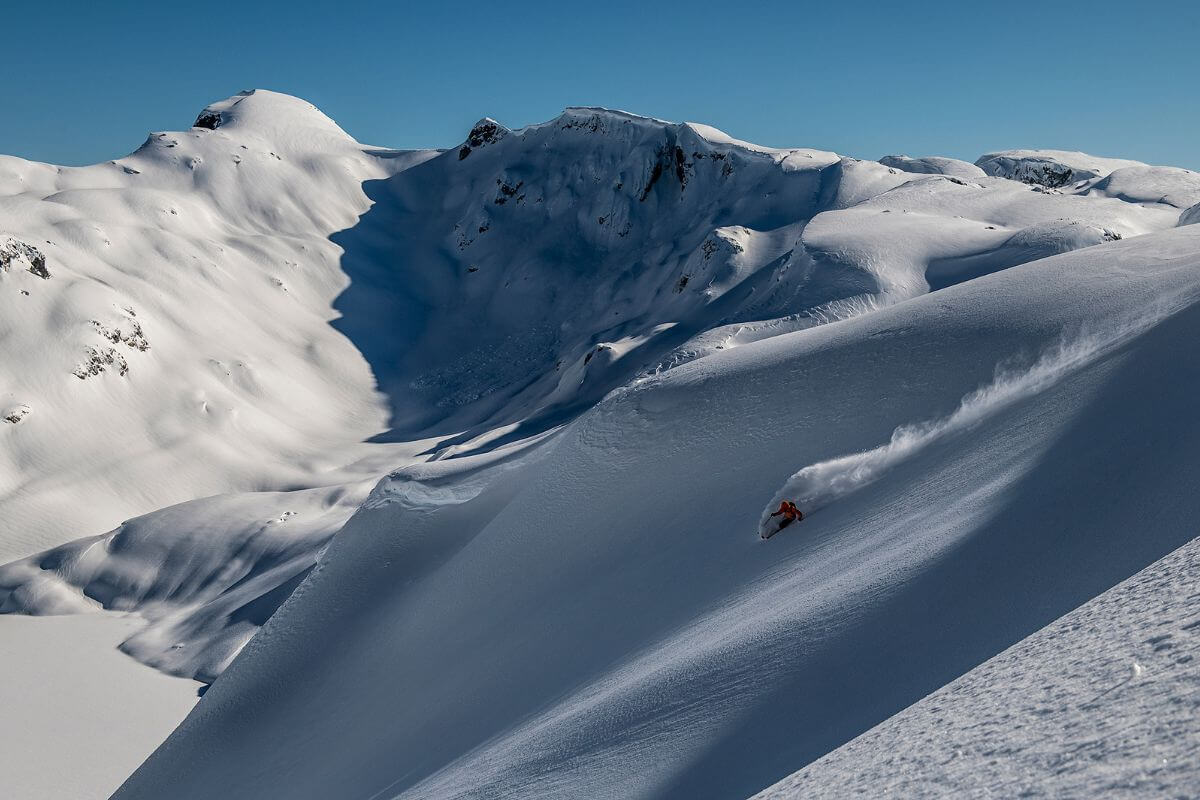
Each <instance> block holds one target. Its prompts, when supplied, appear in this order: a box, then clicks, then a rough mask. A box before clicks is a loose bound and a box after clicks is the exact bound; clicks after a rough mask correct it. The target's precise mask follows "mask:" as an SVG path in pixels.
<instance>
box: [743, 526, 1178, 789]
mask: <svg viewBox="0 0 1200 800" xmlns="http://www.w3.org/2000/svg"><path fill="white" fill-rule="evenodd" d="M1198 582H1200V539H1193V540H1192V541H1191V542H1189V543H1188V544H1186V545H1184V546H1183V547H1181V548H1180V549H1179V550H1177V551H1175V552H1174V553H1171V554H1170V555H1168V556H1165V557H1163V558H1162V559H1160V560H1158V561H1156V562H1155V563H1154V564H1153V565H1151V566H1149V567H1147V568H1146V569H1144V570H1142V571H1141V572H1139V573H1138V574H1137V575H1135V576H1133V577H1132V578H1129V579H1128V580H1126V581H1124V582H1123V583H1121V584H1120V585H1119V586H1116V587H1114V588H1113V589H1110V590H1109V591H1107V592H1105V593H1104V594H1102V595H1100V596H1099V597H1097V598H1095V599H1093V600H1090V601H1088V602H1087V603H1085V604H1084V605H1083V606H1081V607H1080V608H1078V609H1076V610H1075V611H1072V612H1071V613H1070V614H1068V615H1066V616H1065V617H1063V618H1062V619H1060V620H1058V621H1057V622H1055V623H1053V624H1052V625H1049V626H1047V627H1046V628H1044V629H1042V630H1041V631H1039V632H1037V633H1035V634H1034V635H1032V636H1030V637H1029V638H1027V639H1024V640H1022V641H1021V642H1020V643H1019V644H1017V645H1014V646H1013V647H1011V648H1009V649H1008V650H1006V651H1004V652H1003V653H1001V654H1000V655H998V656H996V657H995V658H993V659H991V660H990V661H988V662H987V663H985V664H982V665H980V666H978V667H976V668H975V669H973V670H971V671H970V672H968V673H967V674H966V675H964V676H963V677H961V678H959V679H958V680H956V681H954V682H953V683H950V684H949V685H947V686H945V687H943V688H942V689H939V690H938V691H937V692H934V693H933V694H932V695H930V696H929V697H926V698H925V699H923V700H921V702H919V703H917V704H915V705H913V706H910V707H909V708H907V709H905V710H904V711H902V712H900V713H899V714H897V715H896V716H894V717H892V718H891V719H889V720H887V721H886V722H884V723H883V724H881V725H878V726H876V727H875V728H872V729H871V730H870V731H868V732H867V733H865V734H863V735H862V736H860V737H858V738H857V739H855V740H854V741H852V742H849V743H847V744H845V745H843V746H842V747H840V748H839V749H837V750H835V751H834V752H832V753H830V754H829V755H827V756H825V757H824V758H822V759H821V760H819V761H817V762H815V763H813V764H810V765H809V766H808V767H806V768H805V769H803V770H801V771H799V772H797V773H796V774H795V775H792V776H790V777H788V778H787V779H785V780H783V781H780V782H779V783H778V784H776V785H775V786H773V787H771V788H770V789H768V790H765V791H763V792H762V793H761V794H758V795H756V796H755V797H756V798H761V800H776V799H780V800H781V799H782V798H795V797H849V796H852V795H853V796H858V795H877V796H878V795H893V796H897V797H916V796H920V797H933V796H940V797H963V796H980V795H983V794H985V793H986V794H993V795H997V796H1006V797H1018V796H1023V795H1031V794H1036V795H1046V796H1053V797H1169V796H1175V797H1179V796H1184V797H1191V796H1195V795H1196V794H1197V793H1200V775H1198V774H1197V772H1196V763H1197V758H1198V757H1200V739H1198V738H1197V737H1196V721H1195V720H1196V716H1197V712H1198V711H1200V708H1198V707H1197V706H1198V705H1200V666H1198V664H1200V662H1198V661H1197V659H1196V656H1197V655H1198V654H1200V642H1198V641H1197V630H1198V629H1200V617H1198V616H1197V610H1196V606H1195V599H1196V594H1195V591H1196V586H1197V583H1198Z"/></svg>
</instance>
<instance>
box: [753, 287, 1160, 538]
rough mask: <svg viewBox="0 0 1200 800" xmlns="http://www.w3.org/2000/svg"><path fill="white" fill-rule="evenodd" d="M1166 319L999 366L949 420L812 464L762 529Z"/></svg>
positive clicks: (824, 502)
mask: <svg viewBox="0 0 1200 800" xmlns="http://www.w3.org/2000/svg"><path fill="white" fill-rule="evenodd" d="M1164 315H1165V312H1163V311H1161V310H1157V311H1156V310H1153V309H1145V310H1143V311H1142V312H1141V313H1138V314H1137V315H1136V316H1135V317H1133V318H1132V320H1131V321H1129V322H1126V323H1123V324H1116V325H1113V326H1112V327H1111V328H1110V329H1109V330H1105V331H1093V332H1090V333H1089V332H1087V331H1086V330H1085V331H1084V332H1080V333H1076V334H1073V335H1066V334H1064V336H1063V338H1062V339H1061V340H1060V341H1059V342H1057V343H1055V344H1054V346H1052V347H1051V348H1050V349H1049V350H1047V351H1046V352H1044V353H1043V354H1042V355H1041V356H1039V357H1038V358H1037V359H1036V361H1034V362H1033V363H1032V364H1030V365H1028V366H1024V367H1022V366H1016V365H1014V363H1012V362H1011V361H1010V362H1009V363H1005V364H1001V365H1000V366H998V367H997V368H996V376H995V378H993V379H992V381H991V382H990V383H988V384H987V385H985V386H982V387H980V388H979V389H976V390H975V391H973V392H971V393H970V394H968V395H966V396H965V397H964V398H963V399H962V402H960V403H959V406H958V408H957V409H955V411H954V412H953V413H952V414H950V415H948V416H946V417H943V418H940V419H936V420H929V421H926V422H918V423H909V424H905V425H901V426H900V427H898V428H896V430H895V431H893V432H892V435H891V438H890V439H889V440H888V442H887V443H886V444H882V445H879V446H878V447H874V448H871V449H870V450H865V451H863V452H860V453H853V454H851V455H847V456H841V457H839V458H834V459H830V460H828V461H822V462H820V463H818V464H810V465H809V466H807V467H804V468H803V469H801V470H800V471H799V472H797V473H796V474H794V475H792V476H791V477H790V478H788V479H787V481H785V482H784V484H783V486H782V487H781V488H780V490H779V491H778V492H777V493H776V494H775V496H774V497H773V498H772V500H771V502H770V503H768V504H767V507H766V508H765V509H764V510H763V515H762V519H761V521H760V523H759V528H760V531H762V532H764V533H765V532H767V531H770V530H774V528H776V527H778V522H777V521H776V520H773V519H772V518H771V513H772V512H774V511H775V509H777V508H778V507H779V503H780V502H781V501H783V500H791V501H793V502H795V503H796V504H797V506H798V507H799V508H800V509H801V510H802V511H803V512H804V513H805V514H806V515H811V514H812V513H813V512H816V511H818V510H820V509H822V508H824V507H825V506H828V505H829V504H831V503H834V502H837V501H839V500H841V499H842V498H844V497H846V496H847V495H849V494H851V493H853V492H855V491H857V490H859V489H861V488H863V487H864V486H867V485H869V484H871V483H874V482H875V481H877V480H879V479H880V478H881V477H883V476H884V475H885V474H886V473H887V472H888V471H890V470H893V469H895V468H896V467H897V466H899V465H900V464H902V463H904V462H905V461H908V460H910V459H912V458H913V457H915V456H916V455H917V454H919V453H920V452H921V451H922V450H924V449H926V448H928V447H929V446H931V445H933V444H934V443H936V442H940V441H942V440H945V439H948V438H950V437H954V436H959V435H961V434H964V433H966V432H968V431H970V430H972V429H974V428H976V427H978V426H979V425H980V424H981V423H983V422H984V421H985V420H987V419H988V418H989V417H991V416H993V415H995V414H997V413H999V412H1001V411H1003V410H1004V409H1006V408H1008V407H1010V406H1011V405H1012V404H1013V403H1015V402H1017V401H1019V400H1027V399H1029V398H1031V397H1033V396H1035V395H1037V394H1038V393H1040V392H1043V391H1045V390H1046V389H1047V388H1049V387H1050V386H1052V385H1053V384H1054V383H1056V382H1057V381H1060V380H1061V379H1062V378H1063V377H1064V376H1066V375H1068V374H1069V373H1070V372H1072V371H1073V370H1076V369H1079V368H1080V367H1082V366H1084V365H1086V364H1088V363H1089V362H1091V361H1093V360H1095V359H1096V358H1098V357H1100V356H1101V355H1103V354H1104V353H1106V352H1108V351H1110V350H1111V349H1112V348H1114V347H1116V346H1118V345H1120V344H1122V343H1123V342H1125V341H1127V340H1128V339H1130V338H1131V337H1133V336H1136V335H1137V334H1138V333H1139V332H1140V331H1143V330H1146V329H1147V328H1149V327H1151V326H1153V325H1154V323H1155V322H1157V321H1158V320H1159V319H1161V318H1162V317H1163V316H1164Z"/></svg>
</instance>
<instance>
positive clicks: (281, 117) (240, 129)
mask: <svg viewBox="0 0 1200 800" xmlns="http://www.w3.org/2000/svg"><path fill="white" fill-rule="evenodd" d="M193 127H196V128H204V129H208V130H218V129H221V130H223V131H224V132H226V133H234V132H236V133H242V134H256V135H259V136H262V137H263V138H266V139H272V140H274V141H276V142H279V143H280V144H292V146H299V145H304V146H308V147H312V146H314V145H316V146H319V145H326V146H328V142H322V141H321V140H322V139H325V138H328V139H333V140H340V141H341V142H353V139H352V138H351V136H350V135H349V134H348V133H346V132H345V131H343V130H342V129H341V128H340V127H339V126H338V124H337V123H336V122H334V121H333V120H332V119H330V118H329V117H327V116H325V114H324V113H322V112H321V110H320V109H318V108H317V107H316V106H314V105H313V104H312V103H309V102H308V101H306V100H302V99H300V98H299V97H293V96H291V95H287V94H281V93H279V92H272V91H268V90H266V89H247V90H246V91H243V92H239V93H238V94H236V95H234V96H233V97H229V98H226V99H225V100H221V101H219V102H216V103H212V104H210V105H208V106H206V107H205V108H204V110H202V111H201V112H200V114H199V115H198V116H197V117H196V121H195V123H194V124H193Z"/></svg>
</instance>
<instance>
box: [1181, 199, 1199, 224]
mask: <svg viewBox="0 0 1200 800" xmlns="http://www.w3.org/2000/svg"><path fill="white" fill-rule="evenodd" d="M1197 222H1200V203H1197V204H1196V205H1194V206H1192V207H1191V208H1189V209H1188V210H1187V211H1184V212H1183V213H1182V214H1180V215H1179V223H1178V224H1180V225H1195V224H1196V223H1197Z"/></svg>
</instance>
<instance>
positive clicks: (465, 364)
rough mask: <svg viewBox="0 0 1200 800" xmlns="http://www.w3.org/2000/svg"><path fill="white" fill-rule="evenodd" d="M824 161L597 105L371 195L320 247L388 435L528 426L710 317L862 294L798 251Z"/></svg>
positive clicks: (490, 131) (482, 133)
mask: <svg viewBox="0 0 1200 800" xmlns="http://www.w3.org/2000/svg"><path fill="white" fill-rule="evenodd" d="M836 160H837V157H836V156H834V155H833V154H829V153H821V152H816V151H807V150H789V151H772V150H766V149H763V148H756V147H752V146H749V145H746V144H744V143H739V142H736V141H734V140H731V139H729V138H728V137H723V136H722V135H720V134H719V132H715V131H713V130H712V129H708V128H703V129H701V128H698V127H697V126H692V125H674V124H670V123H664V122H661V121H658V120H651V119H647V118H643V117H636V116H634V115H630V114H625V113H621V112H615V111H607V110H603V109H569V110H567V111H566V112H565V113H564V114H563V115H562V116H560V117H559V118H557V119H555V120H553V121H551V122H548V123H545V124H542V125H535V126H531V127H529V128H525V129H522V130H519V131H509V130H508V129H506V128H504V127H503V126H502V125H500V124H499V123H497V122H495V121H494V120H483V121H481V122H480V123H479V124H478V125H476V126H475V128H474V129H473V130H472V131H471V133H470V135H469V136H468V138H467V140H466V141H465V142H464V143H463V144H462V145H461V146H460V147H457V148H453V149H451V150H449V151H447V152H445V153H444V154H442V155H441V156H439V157H437V158H434V159H431V160H429V161H427V162H425V163H423V164H421V165H419V166H417V167H414V168H412V169H409V170H405V171H404V172H403V173H401V174H399V175H397V176H395V177H394V178H392V179H390V180H388V181H386V182H381V183H379V184H375V185H372V186H371V187H369V188H368V192H369V194H370V195H371V197H372V199H373V200H375V205H374V207H373V208H372V209H371V210H370V211H369V212H368V213H367V214H366V215H364V216H363V218H362V219H361V220H360V221H359V222H358V224H357V225H356V226H355V227H353V228H352V229H350V230H347V231H344V232H342V233H340V234H338V235H337V236H335V237H334V240H335V241H336V242H337V243H338V244H340V245H341V246H342V247H343V248H344V249H345V251H346V257H345V259H344V262H343V265H344V268H345V270H346V272H347V274H348V275H349V276H350V278H351V283H350V286H349V288H348V289H347V291H346V293H345V294H344V295H342V296H341V297H340V298H339V299H338V302H337V308H338V309H339V310H340V311H342V312H343V314H344V317H343V319H341V320H339V321H338V322H337V323H336V325H337V327H338V328H339V329H340V330H342V331H344V332H345V333H346V334H347V335H348V336H349V337H350V339H351V340H352V341H353V342H354V343H355V344H356V345H358V346H359V348H360V349H361V350H362V351H363V353H364V354H365V355H366V357H367V359H368V360H369V361H370V362H371V364H372V366H373V367H374V369H375V373H376V375H377V377H378V378H379V381H380V385H381V387H382V388H384V389H385V390H386V391H387V392H388V394H389V395H390V397H391V400H392V404H393V414H394V417H393V425H394V426H395V429H396V430H395V432H394V434H393V435H394V436H399V437H404V438H408V437H411V436H412V435H413V434H414V433H418V432H420V433H422V434H428V433H434V434H458V433H460V432H462V431H467V433H466V434H464V435H462V436H459V437H457V438H455V439H448V440H447V443H446V444H447V445H449V444H455V443H463V442H465V441H467V440H468V439H469V438H471V437H472V436H474V435H477V434H478V433H480V432H483V431H489V430H492V429H494V428H496V427H499V426H504V425H511V424H516V423H523V424H522V428H521V431H522V432H529V431H536V430H538V429H542V428H545V427H546V426H549V425H553V424H557V423H559V422H562V421H564V420H565V419H569V418H570V416H572V415H573V414H575V413H578V412H579V411H580V410H582V409H583V408H586V407H587V406H589V405H591V404H592V403H594V402H595V401H597V400H598V399H599V398H600V397H602V396H603V394H604V393H605V392H606V391H608V390H609V389H611V388H613V387H614V386H617V385H619V384H620V383H622V382H624V381H627V380H628V379H630V378H631V377H633V376H634V375H635V374H637V373H638V372H639V371H644V370H647V369H652V368H653V367H654V366H655V364H656V362H657V361H659V360H660V359H662V358H663V357H665V356H666V355H667V354H668V353H670V352H671V351H672V350H674V349H675V348H678V347H679V346H680V345H682V344H683V343H684V342H686V341H687V340H688V339H689V338H691V337H693V336H695V335H696V334H698V333H700V332H702V331H704V330H706V329H708V328H711V327H713V326H715V325H717V324H719V323H721V322H723V321H728V320H736V319H742V318H751V319H764V318H770V317H772V316H778V315H780V314H782V313H789V312H796V311H801V310H804V309H806V308H809V307H813V306H816V305H820V304H822V303H825V302H828V301H830V300H833V299H837V298H839V297H842V296H844V295H845V294H847V293H852V292H859V291H862V290H863V288H862V286H863V285H864V282H863V281H859V283H858V284H857V285H856V284H855V282H854V280H853V279H850V280H847V281H841V282H838V281H829V280H824V281H823V280H815V281H810V280H809V279H810V277H811V271H812V270H811V268H810V267H809V266H808V265H807V264H805V263H794V262H795V259H794V258H793V250H794V248H795V245H796V241H797V239H798V237H799V235H800V233H801V231H802V230H803V226H804V223H805V222H807V221H808V219H810V218H811V217H812V216H813V215H814V214H816V213H817V211H818V205H819V201H820V198H821V190H822V185H823V183H822V182H823V180H824V177H825V173H824V172H823V168H824V167H827V166H828V165H830V164H831V163H834V162H836ZM430 198H435V199H436V200H435V202H432V203H431V202H430ZM865 285H867V286H868V287H869V285H870V282H869V281H866V282H865ZM801 286H804V291H803V292H800V290H799V287H801ZM797 294H800V296H798V297H797V296H795V295H797ZM367 308H370V309H372V311H371V313H363V309H367ZM382 313H386V314H387V316H388V317H389V318H390V319H391V320H394V322H393V325H394V328H393V331H392V334H393V335H391V336H388V337H380V336H379V335H378V331H377V329H376V328H375V323H374V320H375V319H376V318H377V317H378V315H379V314H382Z"/></svg>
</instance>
